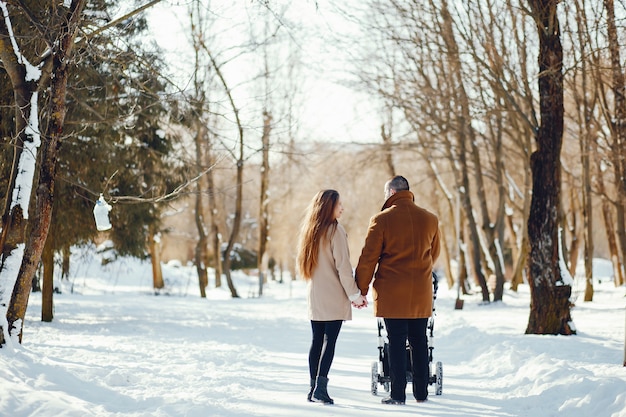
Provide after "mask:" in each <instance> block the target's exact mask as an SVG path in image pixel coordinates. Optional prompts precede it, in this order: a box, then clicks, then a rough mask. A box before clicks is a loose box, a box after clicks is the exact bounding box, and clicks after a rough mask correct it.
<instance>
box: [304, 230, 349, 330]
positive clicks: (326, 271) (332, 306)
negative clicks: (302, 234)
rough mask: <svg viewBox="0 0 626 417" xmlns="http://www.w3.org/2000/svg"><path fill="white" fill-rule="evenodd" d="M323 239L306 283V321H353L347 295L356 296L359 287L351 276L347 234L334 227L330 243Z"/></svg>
mask: <svg viewBox="0 0 626 417" xmlns="http://www.w3.org/2000/svg"><path fill="white" fill-rule="evenodd" d="M329 234H330V230H329ZM325 240H326V241H325V242H322V243H321V244H320V252H319V255H318V260H317V267H316V268H315V270H314V271H313V276H312V277H311V279H310V280H308V283H307V300H308V304H309V319H311V320H319V321H331V320H352V304H351V303H350V296H353V295H355V294H357V295H358V294H359V288H358V287H357V286H356V282H355V280H354V276H353V274H352V265H351V264H350V251H349V249H348V234H347V233H346V231H345V229H344V228H343V226H342V225H341V224H337V230H336V231H335V233H334V235H333V237H332V240H331V241H330V244H329V242H328V240H327V239H325Z"/></svg>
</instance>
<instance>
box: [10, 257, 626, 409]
mask: <svg viewBox="0 0 626 417" xmlns="http://www.w3.org/2000/svg"><path fill="white" fill-rule="evenodd" d="M99 262H100V257H98V256H95V255H94V254H93V252H81V253H76V254H75V255H74V256H73V260H72V271H71V273H70V279H69V281H64V282H63V283H62V291H63V293H62V294H55V309H54V312H55V318H54V321H53V322H52V323H43V322H41V321H40V311H41V294H40V293H33V294H31V298H30V303H29V309H28V313H27V317H26V323H25V327H24V339H23V344H22V345H15V344H13V345H12V346H7V347H5V348H3V349H0V387H2V389H1V395H0V416H11V417H25V416H37V417H41V416H43V417H46V416H50V417H53V416H54V417H57V416H63V417H86V416H103V417H104V416H125V417H126V416H128V417H138V416H145V417H148V416H150V417H165V416H176V417H180V416H187V417H192V416H193V417H195V416H197V417H206V416H213V417H232V416H268V417H269V416H272V417H277V416H322V415H323V416H350V417H352V416H354V417H356V416H358V417H363V416H377V417H384V416H394V417H400V416H409V415H411V416H413V415H419V416H424V417H428V416H431V417H433V416H434V417H450V416H464V417H467V416H469V417H474V416H475V417H479V416H480V417H485V416H493V417H512V416H532V417H541V416H557V415H567V416H568V417H589V416H595V417H625V416H626V368H624V367H623V366H622V364H623V359H624V356H623V355H624V325H625V322H624V320H625V309H624V307H625V304H626V298H624V292H625V289H624V287H621V288H615V287H614V286H613V284H612V283H610V282H608V281H604V282H603V283H601V284H598V285H596V287H595V294H594V301H593V302H591V303H583V301H582V298H583V297H582V291H583V289H584V286H583V284H582V281H579V280H576V284H575V287H574V293H575V296H576V295H579V296H578V297H577V298H576V302H577V303H578V304H577V305H576V307H575V308H574V309H573V310H572V316H573V318H574V321H575V324H576V328H577V330H578V335H576V336H538V335H525V334H524V331H525V328H526V325H527V321H528V306H529V292H528V287H527V286H526V285H522V286H521V287H520V291H519V293H514V292H511V291H509V290H508V289H507V290H506V292H505V297H504V301H503V302H499V303H492V304H490V305H479V304H480V301H481V294H480V292H479V291H478V292H477V294H476V295H472V296H468V297H465V304H464V307H463V309H461V310H455V309H454V304H455V299H456V289H455V288H453V289H451V290H448V289H447V287H446V285H445V284H444V283H443V282H442V283H441V285H440V287H439V294H438V298H437V301H436V319H435V333H434V334H435V339H434V346H435V350H434V352H433V353H434V360H435V362H437V361H441V362H442V363H443V395H441V396H437V395H434V387H433V386H431V387H430V395H429V400H428V401H427V402H426V403H422V404H418V403H415V402H411V401H408V402H407V404H406V405H404V406H385V405H382V404H381V403H380V399H381V398H382V396H383V394H385V393H384V390H383V387H382V386H379V387H378V388H379V391H380V392H381V393H379V395H378V396H372V394H371V393H370V381H371V377H370V370H371V364H372V362H373V361H375V360H377V355H378V350H377V346H378V342H377V331H376V320H375V318H374V317H373V316H372V308H371V307H370V308H367V309H364V310H355V311H354V320H352V321H348V322H345V323H344V325H343V328H342V331H341V334H340V335H339V341H338V344H337V350H336V356H335V360H334V363H333V367H332V369H331V372H330V375H329V378H330V383H329V392H330V394H331V396H332V397H333V398H334V399H335V405H332V406H324V405H320V404H314V403H308V402H307V401H306V394H307V392H308V382H309V377H308V364H307V355H308V348H309V341H310V326H309V322H308V319H307V317H306V311H307V309H306V298H305V285H304V284H303V282H301V281H290V280H288V281H286V282H284V283H282V284H281V283H278V282H270V283H269V284H268V285H267V287H266V288H265V289H264V291H263V297H261V298H240V299H232V298H230V294H229V292H228V289H227V287H226V285H225V280H224V288H220V289H215V288H213V280H211V285H210V289H209V291H208V297H207V299H202V298H200V297H199V289H198V284H197V276H196V273H195V268H194V267H192V266H182V265H181V264H180V263H177V262H170V263H168V264H163V268H164V271H163V272H164V278H165V280H166V285H167V290H166V291H165V292H164V293H168V294H169V295H163V294H164V293H163V292H162V293H161V294H162V295H159V296H155V295H153V292H152V290H151V282H152V278H151V270H150V264H149V262H143V263H140V262H138V261H132V260H128V259H122V260H118V261H115V262H113V263H110V264H108V265H106V266H104V267H102V266H100V264H99ZM234 276H235V284H236V286H237V289H238V292H239V294H240V295H241V296H242V297H247V296H248V295H254V294H255V293H256V291H257V286H258V283H257V277H254V276H251V277H248V276H246V275H244V274H242V273H235V274H234ZM507 288H508V287H507ZM72 291H73V292H72ZM370 301H371V300H370ZM407 393H408V396H407V399H408V400H410V399H411V398H412V397H411V395H410V390H408V391H407Z"/></svg>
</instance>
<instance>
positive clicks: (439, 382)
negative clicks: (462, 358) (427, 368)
mask: <svg viewBox="0 0 626 417" xmlns="http://www.w3.org/2000/svg"><path fill="white" fill-rule="evenodd" d="M435 375H436V377H437V380H436V381H435V394H436V395H441V392H442V391H443V365H442V364H441V362H437V367H436V369H435Z"/></svg>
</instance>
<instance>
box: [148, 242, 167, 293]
mask: <svg viewBox="0 0 626 417" xmlns="http://www.w3.org/2000/svg"><path fill="white" fill-rule="evenodd" d="M148 251H149V252H150V263H151V264H152V288H153V289H154V292H155V294H158V292H159V290H161V289H163V288H164V287H165V283H164V282H163V270H162V269H161V248H160V241H159V237H158V235H157V234H156V233H155V232H154V231H151V232H150V234H149V235H148Z"/></svg>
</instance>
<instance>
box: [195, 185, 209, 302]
mask: <svg viewBox="0 0 626 417" xmlns="http://www.w3.org/2000/svg"><path fill="white" fill-rule="evenodd" d="M201 189H202V186H201V184H200V181H198V183H197V184H196V208H195V213H194V217H195V220H196V229H197V230H198V242H196V250H195V251H194V262H195V264H196V271H197V272H198V284H199V286H200V297H201V298H206V288H207V286H208V284H209V276H208V274H207V270H206V264H205V262H204V261H205V259H206V254H205V252H206V248H207V244H208V241H207V235H206V233H205V231H204V222H203V221H202V220H203V216H202V211H203V208H202V192H201V191H202V190H201Z"/></svg>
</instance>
